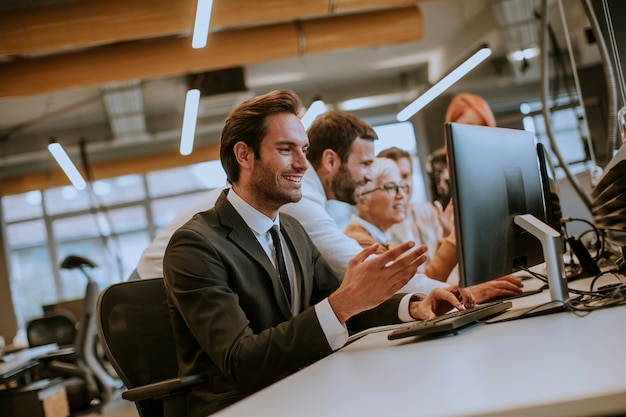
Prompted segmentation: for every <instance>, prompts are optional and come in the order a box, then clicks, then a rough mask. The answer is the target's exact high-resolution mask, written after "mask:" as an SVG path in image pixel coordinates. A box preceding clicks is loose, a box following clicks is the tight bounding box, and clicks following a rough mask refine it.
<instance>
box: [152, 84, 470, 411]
mask: <svg viewBox="0 0 626 417" xmlns="http://www.w3.org/2000/svg"><path fill="white" fill-rule="evenodd" d="M299 110H300V101H299V99H298V97H297V96H296V95H295V94H294V93H293V92H291V91H284V90H281V91H274V92H270V93H268V94H265V95H262V96H259V97H255V98H252V99H249V100H247V101H245V102H243V103H242V104H240V105H239V106H237V107H236V108H235V109H234V110H233V111H232V112H231V114H230V115H229V117H228V118H227V119H226V122H225V124H224V128H223V130H222V135H221V147H220V159H221V161H222V165H223V166H224V170H225V171H226V174H227V177H228V180H229V182H230V183H231V184H232V187H231V188H230V189H226V190H224V191H223V192H222V194H221V196H220V197H219V198H218V200H217V202H216V204H215V207H214V208H212V209H210V210H208V211H204V212H201V213H198V214H196V215H195V216H194V217H192V218H191V220H189V221H188V222H187V223H185V224H184V225H183V226H182V227H181V228H179V229H178V230H177V231H176V232H175V233H174V234H173V235H172V238H171V240H170V242H169V244H168V246H167V249H166V251H165V257H164V261H163V270H164V278H165V287H166V294H167V298H168V303H169V307H170V313H171V317H172V323H173V328H174V333H175V337H176V343H177V354H178V363H179V367H180V370H179V374H180V375H181V376H186V375H192V374H205V375H207V376H208V380H207V382H206V383H204V384H203V385H201V386H199V387H194V388H193V390H192V392H191V393H190V394H189V395H188V396H187V410H188V415H190V416H192V417H197V416H207V415H209V414H211V413H213V412H215V411H217V410H220V409H222V408H223V407H225V406H227V405H229V404H231V403H233V402H235V401H237V400H239V399H241V398H243V397H245V396H247V395H249V394H251V393H253V392H255V391H257V390H259V389H261V388H262V387H264V386H267V385H269V384H271V383H272V382H274V381H276V380H278V379H280V378H283V377H285V376H287V375H289V374H290V373H293V372H296V371H297V370H299V369H301V368H303V367H304V366H306V365H308V364H310V363H312V362H314V361H317V360H319V359H321V358H323V357H324V356H327V355H329V354H330V353H332V352H333V351H334V350H336V349H339V348H340V347H342V346H343V345H344V344H345V343H346V341H347V338H348V334H349V331H358V330H362V329H364V328H366V327H370V326H376V325H383V324H390V323H399V322H402V321H412V320H415V319H420V318H422V319H425V318H432V317H435V316H436V315H437V314H442V313H444V312H446V311H449V310H450V309H451V308H452V307H456V308H461V309H462V308H463V305H462V304H461V301H460V300H459V299H460V298H461V297H462V296H463V294H461V293H460V292H454V291H452V290H451V291H446V290H441V289H436V290H434V291H432V292H431V293H430V294H429V295H428V296H425V295H422V294H398V293H397V291H398V290H399V289H400V288H401V287H402V286H404V285H405V283H406V282H407V281H408V280H409V279H411V277H412V276H413V274H414V273H415V271H416V270H417V268H418V266H419V265H420V264H421V263H423V262H424V261H425V256H424V255H423V253H424V251H425V247H419V248H415V245H414V244H413V243H412V242H408V243H405V244H402V245H399V246H398V247H396V248H394V249H391V250H389V251H388V252H386V253H385V254H382V255H379V256H377V257H375V258H370V259H368V257H369V256H370V255H371V254H373V253H374V252H376V250H377V248H378V245H373V246H371V247H369V248H367V249H365V250H363V251H361V252H360V253H359V254H357V255H356V256H355V257H353V258H352V259H351V260H350V261H349V262H348V266H347V268H346V272H345V275H344V276H343V280H342V279H341V278H340V276H339V275H337V274H336V273H335V272H334V271H333V270H332V268H331V267H330V265H329V264H328V263H327V262H326V261H325V259H324V257H323V256H321V255H320V253H319V252H318V250H317V248H316V247H315V245H314V244H313V243H312V242H311V240H310V238H309V237H308V235H307V233H306V231H305V230H304V229H303V228H302V226H301V225H300V224H299V223H298V221H297V220H295V219H294V218H293V217H291V216H289V215H287V214H284V213H281V214H280V216H279V213H278V209H279V208H280V207H281V206H283V205H284V204H286V203H294V202H297V201H299V200H300V199H301V198H302V191H301V187H302V183H301V180H302V178H303V174H304V173H305V171H306V170H307V167H308V165H307V160H306V152H307V150H308V149H309V141H308V139H307V135H306V132H305V131H304V127H303V126H302V123H301V122H300V119H299V118H298V116H297V114H298V111H299ZM342 189H343V187H342ZM359 192H360V191H359V190H358V186H356V189H355V191H354V193H355V194H354V195H358V193H359ZM463 301H464V302H466V303H467V302H468V301H469V300H463Z"/></svg>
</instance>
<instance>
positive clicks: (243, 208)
mask: <svg viewBox="0 0 626 417" xmlns="http://www.w3.org/2000/svg"><path fill="white" fill-rule="evenodd" d="M226 199H227V200H228V202H229V203H230V204H232V206H233V208H234V209H235V210H236V211H237V213H239V215H240V216H241V218H242V219H243V221H244V222H246V224H247V225H248V227H249V228H250V229H251V230H252V231H253V232H254V234H256V235H257V236H261V235H263V234H265V233H267V231H268V230H269V229H271V227H272V226H274V225H279V224H280V219H279V215H278V213H276V219H274V220H273V221H272V219H270V218H269V217H267V216H266V215H265V214H263V213H261V212H260V211H258V210H257V209H255V208H254V207H252V206H251V205H250V204H248V203H247V202H246V201H245V200H244V199H243V198H241V197H240V196H239V195H238V194H237V193H236V192H235V190H233V189H232V188H231V189H230V190H229V191H228V194H227V195H226Z"/></svg>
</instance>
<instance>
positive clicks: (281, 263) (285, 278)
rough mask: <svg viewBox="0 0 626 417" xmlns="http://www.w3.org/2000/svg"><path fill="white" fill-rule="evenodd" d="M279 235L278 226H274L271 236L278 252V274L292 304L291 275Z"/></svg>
mask: <svg viewBox="0 0 626 417" xmlns="http://www.w3.org/2000/svg"><path fill="white" fill-rule="evenodd" d="M278 233H279V230H278V226H276V225H274V226H272V228H271V229H270V235H272V242H273V243H274V250H276V263H277V266H278V274H279V276H280V282H281V283H282V284H283V289H284V290H285V293H286V294H287V300H289V303H290V304H291V284H289V275H287V267H286V266H285V257H284V256H283V249H282V246H281V244H280V236H279V235H278Z"/></svg>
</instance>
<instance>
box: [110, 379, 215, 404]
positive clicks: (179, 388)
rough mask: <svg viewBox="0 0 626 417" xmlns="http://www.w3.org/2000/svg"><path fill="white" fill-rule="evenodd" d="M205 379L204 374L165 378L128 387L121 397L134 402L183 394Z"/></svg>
mask: <svg viewBox="0 0 626 417" xmlns="http://www.w3.org/2000/svg"><path fill="white" fill-rule="evenodd" d="M206 380H208V378H207V376H206V375H190V376H184V377H180V378H171V379H166V380H164V381H159V382H155V383H153V384H148V385H142V386H140V387H135V388H130V389H128V390H126V391H124V392H123V393H122V398H124V399H125V400H128V401H133V402H134V401H143V400H149V399H153V398H161V397H167V396H172V395H177V394H183V393H185V392H188V391H189V389H190V388H191V387H193V386H195V385H198V384H200V383H202V382H204V381H206Z"/></svg>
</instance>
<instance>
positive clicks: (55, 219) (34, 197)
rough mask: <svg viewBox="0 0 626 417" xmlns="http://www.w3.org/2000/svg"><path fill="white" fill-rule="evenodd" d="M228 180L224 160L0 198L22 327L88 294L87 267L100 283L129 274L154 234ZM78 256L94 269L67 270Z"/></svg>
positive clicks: (112, 281) (18, 313)
mask: <svg viewBox="0 0 626 417" xmlns="http://www.w3.org/2000/svg"><path fill="white" fill-rule="evenodd" d="M216 182H219V183H220V184H223V183H224V182H225V175H224V173H223V171H222V169H221V165H220V164H219V162H218V163H217V164H216V163H215V162H209V163H202V164H197V165H193V166H189V167H184V168H176V169H170V170H164V171H159V172H153V173H148V174H147V175H145V176H144V175H126V176H122V177H118V178H111V179H106V180H98V181H95V182H93V183H92V184H91V185H90V187H88V188H87V189H86V190H83V191H77V190H76V189H75V188H74V187H72V186H64V187H58V188H53V189H49V190H46V191H45V192H43V193H42V192H40V191H32V192H28V193H25V194H21V195H11V196H6V197H3V198H2V204H3V211H4V214H5V219H4V220H5V222H6V230H7V248H8V252H9V264H10V280H11V290H12V297H13V302H14V305H15V309H16V316H17V319H18V326H19V327H21V328H23V327H24V326H25V324H26V322H27V321H28V320H29V319H31V318H33V317H37V316H41V315H42V314H43V308H44V306H47V305H51V304H56V303H57V302H60V301H70V300H75V299H81V298H82V297H84V294H85V289H86V285H87V278H86V276H85V273H86V274H87V275H88V276H89V277H90V278H91V279H93V280H94V281H95V282H97V283H98V286H99V287H100V288H104V287H105V286H107V285H109V284H112V283H114V282H119V281H123V280H126V279H127V278H128V276H129V275H130V274H131V273H132V271H133V270H134V268H135V266H136V265H137V262H138V260H139V257H140V256H141V253H142V252H143V250H144V248H145V247H146V246H147V245H148V244H149V243H150V241H151V240H152V239H153V238H154V236H155V235H156V233H158V231H159V230H160V229H161V228H162V227H164V226H165V225H167V224H168V223H169V222H170V221H171V220H172V218H173V217H174V216H175V215H176V214H177V213H178V212H179V211H180V210H182V209H183V208H184V207H185V206H187V205H188V204H190V202H191V201H193V200H194V199H197V198H199V197H200V196H201V195H202V194H203V193H204V192H206V190H208V189H210V188H213V187H214V186H215V185H212V184H213V183H216ZM69 255H77V256H80V257H83V258H87V259H88V260H90V261H92V262H94V263H95V264H96V265H97V266H96V267H94V268H90V267H85V268H84V269H83V270H81V269H62V268H61V263H62V261H63V260H64V259H65V258H66V257H67V256H69Z"/></svg>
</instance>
